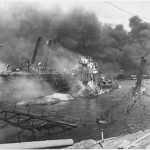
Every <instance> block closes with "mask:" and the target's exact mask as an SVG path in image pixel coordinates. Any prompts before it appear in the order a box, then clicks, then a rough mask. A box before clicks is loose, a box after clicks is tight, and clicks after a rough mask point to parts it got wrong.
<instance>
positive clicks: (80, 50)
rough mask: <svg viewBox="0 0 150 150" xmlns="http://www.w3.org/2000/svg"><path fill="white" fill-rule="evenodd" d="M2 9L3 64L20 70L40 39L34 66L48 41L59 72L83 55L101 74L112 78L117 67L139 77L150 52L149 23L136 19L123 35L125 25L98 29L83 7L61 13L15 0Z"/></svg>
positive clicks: (0, 58) (51, 62) (0, 52)
mask: <svg viewBox="0 0 150 150" xmlns="http://www.w3.org/2000/svg"><path fill="white" fill-rule="evenodd" d="M6 6H7V7H6V8H5V9H3V10H1V16H2V21H1V23H0V29H1V31H3V32H1V34H0V42H1V43H2V44H3V47H0V61H1V62H2V64H10V66H12V67H19V66H20V63H21V60H22V58H23V57H25V58H29V59H30V60H31V58H32V54H33V50H34V46H35V44H36V40H37V37H38V36H42V37H43V41H42V42H41V43H40V47H39V49H38V53H37V57H36V61H35V64H37V63H38V62H39V61H40V62H42V63H44V59H45V55H46V50H45V47H44V44H45V43H44V40H47V39H52V44H53V46H52V47H51V49H50V54H49V59H48V60H49V62H48V64H49V66H50V65H52V66H54V67H57V68H59V69H61V70H62V69H64V68H68V67H69V66H68V64H70V66H71V65H74V64H76V62H77V60H78V58H79V56H80V55H84V54H85V55H88V56H91V57H93V59H95V60H96V61H98V62H99V65H100V67H99V69H100V71H102V72H104V73H105V72H106V71H107V70H109V73H110V74H112V75H113V76H115V75H116V73H117V72H118V71H119V70H120V69H121V70H125V72H129V73H131V72H132V73H137V70H138V67H139V63H140V58H141V56H143V55H145V56H146V55H148V54H149V47H150V31H149V29H150V25H149V24H148V23H146V22H143V21H142V20H141V19H140V18H139V17H138V16H134V17H132V18H130V20H129V25H130V27H131V31H130V32H127V31H126V30H125V29H124V27H123V25H116V27H115V28H112V27H111V26H110V25H108V24H105V25H102V24H101V22H100V21H99V20H98V19H97V16H96V15H95V14H94V13H92V12H89V11H87V10H85V9H84V8H83V7H74V8H73V9H71V10H70V11H68V12H63V11H62V9H61V8H59V7H55V8H54V9H45V8H43V7H41V5H40V4H39V3H38V2H18V1H13V2H9V3H6ZM82 36H84V43H83V39H82ZM147 62H148V64H149V63H150V60H149V57H148V60H147ZM147 66H148V65H147ZM50 67H51V66H50Z"/></svg>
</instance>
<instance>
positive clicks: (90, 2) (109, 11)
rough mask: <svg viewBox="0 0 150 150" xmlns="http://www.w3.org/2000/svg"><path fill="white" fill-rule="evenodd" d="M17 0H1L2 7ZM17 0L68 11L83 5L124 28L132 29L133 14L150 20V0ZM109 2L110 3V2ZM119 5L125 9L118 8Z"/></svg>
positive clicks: (106, 21)
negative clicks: (130, 20) (130, 19)
mask: <svg viewBox="0 0 150 150" xmlns="http://www.w3.org/2000/svg"><path fill="white" fill-rule="evenodd" d="M10 1H11V2H12V1H15V0H0V6H1V7H0V8H1V9H3V8H5V7H6V2H8V3H9V2H10ZM16 1H32V2H33V1H39V2H40V3H41V6H43V7H45V9H51V8H54V7H55V6H57V7H60V8H61V9H62V10H63V11H65V12H67V11H69V10H70V9H72V8H73V7H75V6H79V7H83V8H84V9H86V10H88V11H91V12H94V13H95V14H96V16H97V18H98V20H99V21H100V22H102V23H103V24H104V23H108V24H111V25H112V26H115V25H116V24H123V25H124V28H125V29H126V30H128V31H130V28H129V18H130V17H132V15H138V16H139V17H140V18H141V19H142V20H143V21H146V22H150V0H149V1H137V0H136V1H135V0H132V1H131V0H130V1H129V0H128V1H123V0H122V1H112V0H108V1H102V0H16ZM108 2H109V3H108ZM110 3H111V4H112V5H115V6H117V7H119V8H120V9H123V10H124V11H126V12H128V13H129V14H132V15H129V14H128V13H125V12H124V11H122V10H120V9H118V8H116V7H115V6H112V5H111V4H110Z"/></svg>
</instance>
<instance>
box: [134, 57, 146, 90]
mask: <svg viewBox="0 0 150 150" xmlns="http://www.w3.org/2000/svg"><path fill="white" fill-rule="evenodd" d="M145 63H146V58H145V57H141V64H140V68H139V73H138V76H137V83H136V89H139V88H140V87H141V83H142V75H143V70H144V67H145Z"/></svg>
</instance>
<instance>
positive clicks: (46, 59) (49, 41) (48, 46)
mask: <svg viewBox="0 0 150 150" xmlns="http://www.w3.org/2000/svg"><path fill="white" fill-rule="evenodd" d="M51 42H52V40H48V43H47V51H46V58H45V68H46V67H47V62H48V56H49V52H50V50H49V49H50V46H51Z"/></svg>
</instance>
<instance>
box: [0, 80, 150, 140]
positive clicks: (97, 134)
mask: <svg viewBox="0 0 150 150" xmlns="http://www.w3.org/2000/svg"><path fill="white" fill-rule="evenodd" d="M135 82H136V81H135V80H127V81H119V84H120V85H121V88H120V89H117V90H115V91H114V92H112V93H108V94H103V95H100V96H98V97H94V98H75V99H74V100H68V101H62V102H59V103H57V104H54V105H43V106H40V107H43V108H44V109H45V110H55V111H57V112H59V113H62V114H65V115H69V116H74V117H77V118H81V119H82V120H83V121H81V122H79V123H78V127H77V128H74V129H71V130H66V131H62V130H59V129H57V128H56V129H51V130H50V133H51V134H48V133H47V130H41V131H40V132H39V133H35V137H36V140H46V139H68V138H69V139H70V138H71V139H73V140H74V141H75V142H79V141H81V140H86V139H95V140H100V139H101V128H103V130H104V138H108V137H114V136H119V135H124V134H128V133H133V132H136V131H139V130H142V129H146V128H149V122H148V121H149V118H148V116H149V113H150V97H148V96H147V95H143V96H141V98H140V100H139V103H136V104H135V105H133V107H132V108H131V109H130V111H129V113H128V114H127V115H126V123H124V121H123V117H124V114H125V111H126V109H127V107H129V106H131V105H132V104H133V103H132V102H131V101H129V102H128V101H124V102H123V103H121V104H120V105H119V106H118V107H116V108H115V109H114V110H113V112H111V115H113V119H114V123H113V124H109V125H103V126H99V125H98V124H97V123H96V119H97V118H100V117H101V115H102V114H103V113H104V112H105V111H106V110H107V109H108V108H109V107H111V106H112V105H113V104H114V103H115V102H117V101H119V100H120V99H121V98H122V97H123V96H124V95H126V94H127V93H128V92H129V91H130V89H131V87H134V86H135ZM143 82H145V84H147V85H148V86H149V85H150V80H144V81H143ZM146 93H147V94H148V93H150V88H149V87H148V88H147V89H146ZM144 105H146V108H144V107H143V106H144ZM108 121H109V120H108ZM140 121H141V122H140ZM142 121H143V122H142ZM18 131H19V129H16V128H14V127H12V126H10V125H8V126H6V127H5V128H3V129H0V134H1V138H0V142H1V143H10V142H17V141H18V135H17V132H18ZM20 139H21V141H33V137H32V134H31V133H30V132H29V131H24V132H23V133H22V134H21V135H20Z"/></svg>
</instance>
